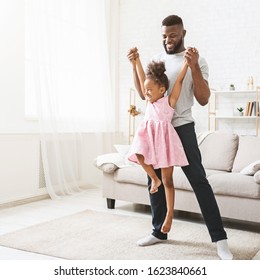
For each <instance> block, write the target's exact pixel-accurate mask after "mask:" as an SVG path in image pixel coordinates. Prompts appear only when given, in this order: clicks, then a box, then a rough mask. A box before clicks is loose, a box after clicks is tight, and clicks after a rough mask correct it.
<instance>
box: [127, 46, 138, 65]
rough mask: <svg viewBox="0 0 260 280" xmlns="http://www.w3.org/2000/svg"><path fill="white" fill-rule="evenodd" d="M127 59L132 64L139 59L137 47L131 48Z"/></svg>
mask: <svg viewBox="0 0 260 280" xmlns="http://www.w3.org/2000/svg"><path fill="white" fill-rule="evenodd" d="M127 57H128V59H129V60H130V62H132V60H136V58H137V57H139V53H138V49H137V48H136V47H134V48H131V49H130V50H129V51H128V53H127Z"/></svg>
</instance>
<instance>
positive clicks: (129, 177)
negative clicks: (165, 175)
mask: <svg viewBox="0 0 260 280" xmlns="http://www.w3.org/2000/svg"><path fill="white" fill-rule="evenodd" d="M199 146H200V150H201V155H202V161H203V165H204V167H205V170H206V174H207V178H208V180H209V183H210V185H211V187H212V189H213V191H214V193H215V196H216V199H217V202H218V205H219V208H220V212H221V216H222V217H225V218H231V219H237V220H243V221H250V222H256V223H260V137H256V136H239V135H236V134H231V133H220V132H213V133H208V134H207V135H206V136H205V137H203V140H200V145H199ZM126 147H127V146H126ZM124 157H125V154H124V153H122V152H121V153H112V154H106V155H102V156H100V157H98V158H97V159H96V161H95V164H96V166H97V167H98V168H99V169H100V170H102V172H103V182H102V188H103V197H104V198H106V199H107V206H108V208H114V207H115V201H116V200H124V201H130V202H134V203H140V204H146V205H149V204H150V201H149V195H148V188H147V175H146V173H145V172H144V171H143V169H142V168H141V167H140V166H139V165H136V164H129V162H126V161H125V158H124ZM110 159H111V160H110ZM174 184H175V190H176V196H175V197H176V198H175V209H176V210H183V211H188V212H194V213H200V209H199V206H198V203H197V200H196V198H195V195H194V193H193V191H192V188H191V186H190V184H189V182H188V180H187V179H186V177H185V175H184V173H183V172H182V170H181V168H179V167H175V170H174Z"/></svg>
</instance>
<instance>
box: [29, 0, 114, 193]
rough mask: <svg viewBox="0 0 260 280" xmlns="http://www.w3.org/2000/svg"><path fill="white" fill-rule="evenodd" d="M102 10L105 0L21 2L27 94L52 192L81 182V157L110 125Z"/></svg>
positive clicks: (78, 186)
mask: <svg viewBox="0 0 260 280" xmlns="http://www.w3.org/2000/svg"><path fill="white" fill-rule="evenodd" d="M105 14H106V13H105V0H95V1H94V0H27V1H26V17H25V18H26V96H27V97H26V98H27V101H28V100H29V109H31V112H33V110H34V108H33V99H34V98H35V100H36V102H35V103H36V104H37V108H36V110H35V113H36V115H37V118H39V124H40V135H41V152H42V159H43V166H44V173H45V180H46V185H47V189H48V192H49V194H50V196H51V197H52V198H57V197H59V196H61V195H66V194H71V193H74V192H75V191H79V190H81V188H82V186H84V185H86V184H87V180H86V174H85V173H86V172H88V171H87V170H86V166H84V164H85V162H86V157H91V156H93V153H92V152H91V151H92V150H93V149H96V148H97V146H100V148H101V149H100V152H101V151H102V148H103V147H104V146H105V145H106V146H108V143H103V139H104V138H103V136H104V134H106V133H107V134H108V133H112V132H113V131H114V126H115V120H114V110H115V108H114V96H113V94H112V91H111V85H110V73H109V56H108V53H109V52H108V43H107V34H106V18H105ZM30 101H32V102H31V104H30ZM27 104H28V102H27ZM27 107H28V105H27ZM86 135H92V138H93V135H95V137H97V138H96V140H95V141H94V142H95V144H94V145H95V147H92V146H91V145H93V139H92V141H90V140H89V139H88V137H87V136H86ZM105 139H106V141H108V138H107V136H106V138H105ZM89 160H92V158H90V159H89Z"/></svg>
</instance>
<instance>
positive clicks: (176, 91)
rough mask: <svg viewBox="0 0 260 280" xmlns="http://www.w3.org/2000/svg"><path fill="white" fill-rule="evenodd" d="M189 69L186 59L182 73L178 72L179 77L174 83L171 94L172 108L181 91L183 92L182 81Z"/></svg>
mask: <svg viewBox="0 0 260 280" xmlns="http://www.w3.org/2000/svg"><path fill="white" fill-rule="evenodd" d="M187 69H188V64H187V62H186V61H185V62H184V64H183V66H182V68H181V71H180V73H179V74H178V77H177V79H176V81H175V83H174V86H173V88H172V91H171V93H170V95H169V104H170V106H171V107H172V108H175V105H176V103H177V101H178V99H179V96H180V93H181V87H182V82H183V80H184V78H185V75H186V73H187Z"/></svg>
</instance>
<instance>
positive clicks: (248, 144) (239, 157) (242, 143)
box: [232, 135, 260, 172]
mask: <svg viewBox="0 0 260 280" xmlns="http://www.w3.org/2000/svg"><path fill="white" fill-rule="evenodd" d="M257 160H260V137H257V136H248V135H246V136H239V144H238V151H237V154H236V157H235V161H234V165H233V169H232V171H233V172H240V171H241V170H242V169H243V168H245V167H246V166H248V165H249V164H251V163H253V162H255V161H257Z"/></svg>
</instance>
